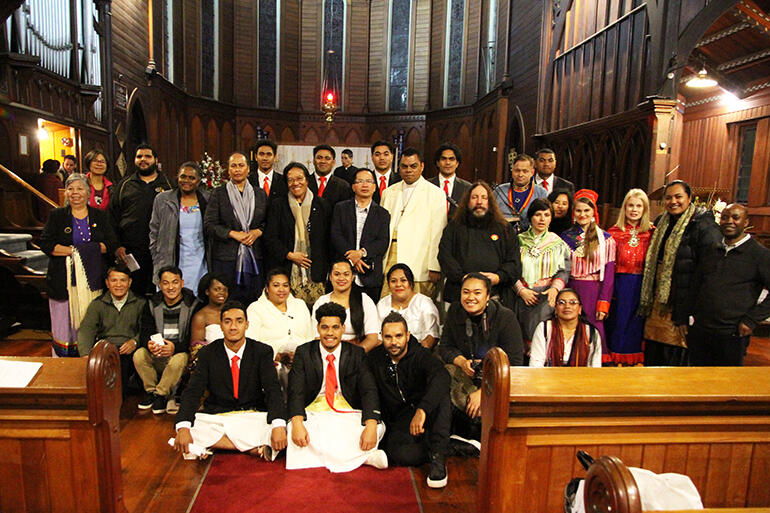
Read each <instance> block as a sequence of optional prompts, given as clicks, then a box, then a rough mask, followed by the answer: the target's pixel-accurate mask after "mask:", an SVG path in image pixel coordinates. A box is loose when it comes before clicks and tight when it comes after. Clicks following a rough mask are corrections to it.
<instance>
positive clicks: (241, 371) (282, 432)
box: [174, 301, 286, 460]
mask: <svg viewBox="0 0 770 513" xmlns="http://www.w3.org/2000/svg"><path fill="white" fill-rule="evenodd" d="M220 319H221V327H222V332H223V333H224V339H220V340H215V341H214V342H212V343H211V344H209V345H207V346H205V347H203V348H201V349H200V351H198V361H197V365H196V367H195V371H193V374H192V377H191V378H190V382H189V384H188V385H187V388H186V389H185V391H184V393H183V394H182V404H181V406H180V408H179V413H177V416H176V431H177V433H176V440H175V442H174V448H175V449H176V450H177V451H179V452H182V453H184V454H187V453H188V452H190V449H191V448H190V444H191V443H193V444H195V446H197V447H196V448H197V449H201V448H214V449H230V450H237V451H241V452H249V453H251V454H254V455H257V456H261V457H263V458H264V459H268V460H274V459H275V456H276V455H277V453H278V451H280V450H281V449H284V448H285V447H286V404H285V403H284V401H283V395H282V393H281V386H280V385H279V384H278V374H277V373H276V371H275V366H274V365H273V350H272V348H271V347H270V346H268V345H266V344H263V343H262V342H257V341H255V340H252V339H248V338H246V329H247V328H248V327H249V322H248V320H247V318H246V308H245V307H244V306H243V305H242V304H241V303H238V302H237V301H228V302H227V303H225V304H224V305H223V306H222V312H221V314H220ZM207 390H208V393H209V395H208V397H207V398H206V400H205V402H204V404H203V411H202V412H199V413H196V411H197V410H198V406H199V405H200V401H201V397H203V393H204V392H205V391H207Z"/></svg>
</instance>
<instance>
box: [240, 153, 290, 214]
mask: <svg viewBox="0 0 770 513" xmlns="http://www.w3.org/2000/svg"><path fill="white" fill-rule="evenodd" d="M277 154H278V146H277V145H276V144H275V143H274V142H273V141H269V140H267V139H260V140H258V141H257V142H256V143H255V144H254V146H253V147H252V155H251V163H252V164H253V163H254V162H256V164H257V165H256V169H251V173H249V182H250V183H251V186H252V187H254V188H257V187H259V188H260V189H262V190H263V191H265V194H267V199H268V202H269V201H270V200H272V199H273V198H274V197H276V196H285V195H286V194H287V193H288V192H289V188H288V186H287V185H286V178H285V177H284V176H283V175H282V174H280V173H277V172H276V171H275V169H273V167H274V165H275V157H276V155H277ZM252 167H253V166H252Z"/></svg>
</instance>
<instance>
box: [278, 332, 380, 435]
mask: <svg viewBox="0 0 770 513" xmlns="http://www.w3.org/2000/svg"><path fill="white" fill-rule="evenodd" d="M320 344H321V342H320V341H318V340H313V341H311V342H306V343H304V344H302V345H301V346H299V347H297V350H296V351H295V352H294V361H293V362H292V366H291V371H289V391H288V396H289V397H288V407H289V419H292V418H293V417H296V416H297V415H302V416H303V417H304V418H307V416H306V415H305V407H306V406H308V405H309V404H310V403H312V402H313V401H314V400H315V398H316V397H318V392H319V391H320V390H321V386H322V384H323V378H324V369H323V366H324V365H326V362H322V361H321V349H320V347H319V346H320ZM341 344H342V346H341V347H342V352H341V353H340V361H339V375H340V388H341V389H342V396H343V397H344V398H345V400H346V401H347V402H348V404H350V406H351V407H353V408H355V409H357V410H361V422H362V423H363V422H365V421H367V420H369V419H374V420H376V421H377V422H379V421H380V399H379V395H378V393H377V384H376V382H375V381H374V376H372V373H371V371H370V370H369V366H368V365H367V364H366V359H365V357H366V353H365V352H364V350H363V349H362V348H360V347H358V346H355V345H353V344H350V343H348V342H341ZM325 351H326V350H325V349H324V352H325ZM337 363H338V362H335V364H337Z"/></svg>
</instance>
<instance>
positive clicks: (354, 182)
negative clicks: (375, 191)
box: [353, 180, 377, 185]
mask: <svg viewBox="0 0 770 513" xmlns="http://www.w3.org/2000/svg"><path fill="white" fill-rule="evenodd" d="M366 183H368V184H369V185H374V184H375V183H377V182H375V181H374V180H354V181H353V184H366Z"/></svg>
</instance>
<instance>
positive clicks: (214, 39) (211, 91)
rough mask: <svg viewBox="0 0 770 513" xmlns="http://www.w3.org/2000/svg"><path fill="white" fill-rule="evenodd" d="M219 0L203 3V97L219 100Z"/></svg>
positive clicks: (209, 0)
mask: <svg viewBox="0 0 770 513" xmlns="http://www.w3.org/2000/svg"><path fill="white" fill-rule="evenodd" d="M218 48H219V0H202V2H201V95H202V96H207V97H209V98H214V99H216V98H219V52H218V51H217V49H218Z"/></svg>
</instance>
